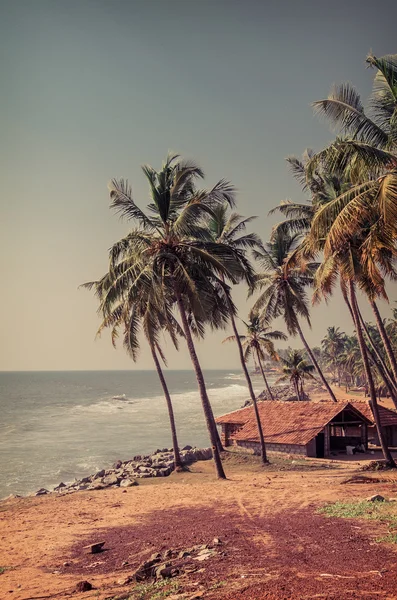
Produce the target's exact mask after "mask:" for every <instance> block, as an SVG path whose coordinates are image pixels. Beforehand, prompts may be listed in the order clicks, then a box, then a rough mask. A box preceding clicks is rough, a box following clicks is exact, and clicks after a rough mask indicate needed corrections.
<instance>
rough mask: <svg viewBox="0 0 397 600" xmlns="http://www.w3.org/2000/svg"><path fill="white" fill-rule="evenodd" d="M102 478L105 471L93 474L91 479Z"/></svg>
mask: <svg viewBox="0 0 397 600" xmlns="http://www.w3.org/2000/svg"><path fill="white" fill-rule="evenodd" d="M102 477H105V469H101V470H100V471H98V472H97V473H95V475H94V477H93V479H101V478H102Z"/></svg>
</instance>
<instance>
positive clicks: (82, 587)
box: [75, 581, 94, 592]
mask: <svg viewBox="0 0 397 600" xmlns="http://www.w3.org/2000/svg"><path fill="white" fill-rule="evenodd" d="M75 589H76V592H89V591H90V590H93V589H94V586H93V585H92V583H90V582H89V581H79V582H78V583H77V585H76V588H75Z"/></svg>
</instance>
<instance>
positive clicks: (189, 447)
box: [182, 445, 193, 450]
mask: <svg viewBox="0 0 397 600" xmlns="http://www.w3.org/2000/svg"><path fill="white" fill-rule="evenodd" d="M182 450H193V447H192V446H189V445H187V446H184V447H183V448H182Z"/></svg>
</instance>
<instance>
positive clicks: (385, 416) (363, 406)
mask: <svg viewBox="0 0 397 600" xmlns="http://www.w3.org/2000/svg"><path fill="white" fill-rule="evenodd" d="M350 404H351V405H352V406H354V408H355V409H357V410H359V411H360V412H362V413H363V414H364V415H365V416H366V417H367V419H369V420H370V421H372V423H374V417H373V415H372V409H371V406H370V404H369V401H368V400H361V401H360V400H358V401H357V402H356V401H355V400H354V401H353V402H350ZM378 406H379V416H380V422H381V425H383V427H387V426H390V425H395V426H397V412H396V411H394V410H392V409H390V408H387V407H386V406H382V405H381V404H378Z"/></svg>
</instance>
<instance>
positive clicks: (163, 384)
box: [150, 344, 182, 469]
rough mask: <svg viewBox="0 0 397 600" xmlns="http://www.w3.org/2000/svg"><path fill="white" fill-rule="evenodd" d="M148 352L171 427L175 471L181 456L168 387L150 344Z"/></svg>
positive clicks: (178, 466)
mask: <svg viewBox="0 0 397 600" xmlns="http://www.w3.org/2000/svg"><path fill="white" fill-rule="evenodd" d="M150 350H151V352H152V357H153V361H154V364H155V365H156V370H157V374H158V376H159V379H160V383H161V387H162V388H163V392H164V397H165V401H166V403H167V409H168V417H169V420H170V426H171V436H172V447H173V450H174V463H175V469H177V468H180V467H182V461H181V455H180V454H179V446H178V438H177V435H176V427H175V418H174V409H173V407H172V401H171V396H170V393H169V391H168V386H167V383H166V381H165V378H164V374H163V370H162V368H161V366H160V362H159V359H158V358H157V353H156V350H155V347H154V346H153V344H150Z"/></svg>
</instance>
